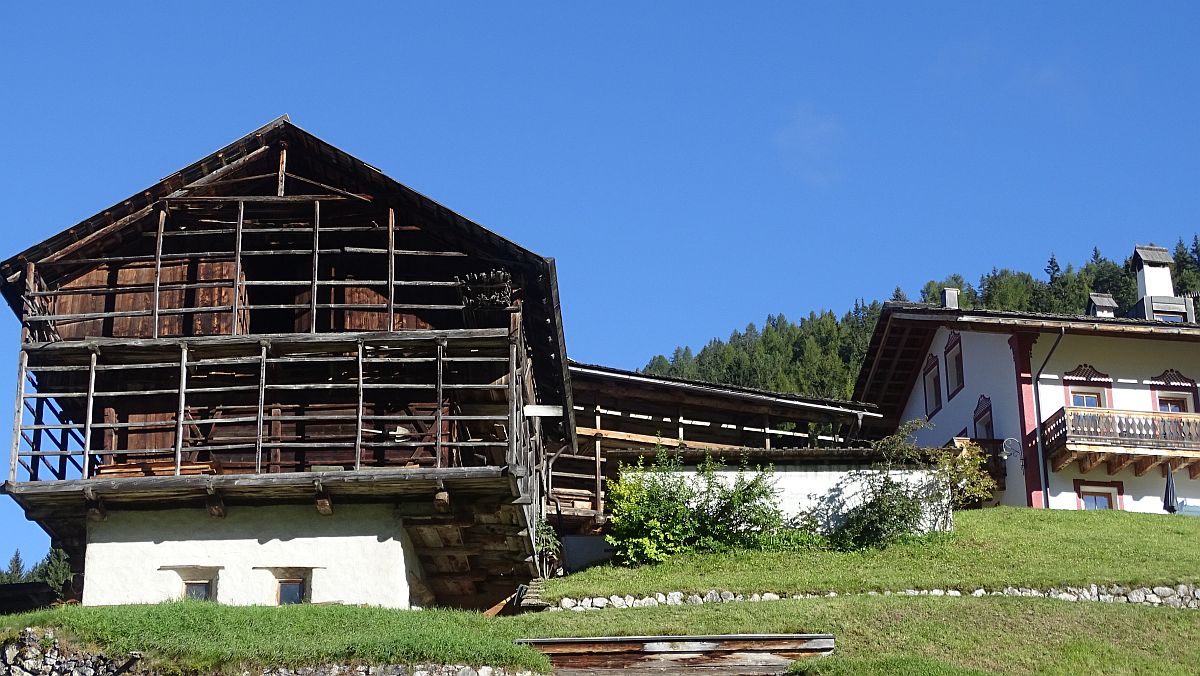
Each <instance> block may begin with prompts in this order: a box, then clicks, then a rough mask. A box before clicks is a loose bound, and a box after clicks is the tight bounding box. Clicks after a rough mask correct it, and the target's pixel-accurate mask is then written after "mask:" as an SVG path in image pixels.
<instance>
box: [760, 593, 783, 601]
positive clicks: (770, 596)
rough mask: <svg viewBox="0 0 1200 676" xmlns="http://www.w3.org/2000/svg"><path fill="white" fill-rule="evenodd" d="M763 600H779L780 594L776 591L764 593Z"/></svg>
mask: <svg viewBox="0 0 1200 676" xmlns="http://www.w3.org/2000/svg"><path fill="white" fill-rule="evenodd" d="M762 600H764V601H778V600H779V594H776V593H774V592H766V593H765V594H763V595H762Z"/></svg>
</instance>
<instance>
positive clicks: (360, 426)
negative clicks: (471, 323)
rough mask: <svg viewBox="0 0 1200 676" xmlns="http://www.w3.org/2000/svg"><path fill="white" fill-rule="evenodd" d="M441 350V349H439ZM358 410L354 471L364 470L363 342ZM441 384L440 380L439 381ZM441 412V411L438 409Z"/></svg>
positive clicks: (359, 371)
mask: <svg viewBox="0 0 1200 676" xmlns="http://www.w3.org/2000/svg"><path fill="white" fill-rule="evenodd" d="M439 349H440V348H439ZM356 361H357V362H358V408H357V409H356V413H355V417H354V469H362V433H363V342H362V341H361V340H360V341H358V358H357V360H356ZM438 382H439V383H440V382H441V381H440V380H439V381H438ZM438 410H439V411H440V410H441V409H438Z"/></svg>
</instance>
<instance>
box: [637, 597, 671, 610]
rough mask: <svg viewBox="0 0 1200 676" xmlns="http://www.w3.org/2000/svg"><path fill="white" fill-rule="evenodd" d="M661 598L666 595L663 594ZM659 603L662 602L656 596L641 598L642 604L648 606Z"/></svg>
mask: <svg viewBox="0 0 1200 676" xmlns="http://www.w3.org/2000/svg"><path fill="white" fill-rule="evenodd" d="M663 598H664V599H665V598H666V597H665V596H664V597H663ZM661 604H662V602H661V601H659V600H658V597H657V596H647V597H646V598H644V599H642V605H643V606H646V607H648V608H653V607H655V606H658V605H661Z"/></svg>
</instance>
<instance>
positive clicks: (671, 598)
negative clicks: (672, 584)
mask: <svg viewBox="0 0 1200 676" xmlns="http://www.w3.org/2000/svg"><path fill="white" fill-rule="evenodd" d="M682 604H683V592H671V593H670V594H667V605H668V606H678V605H682Z"/></svg>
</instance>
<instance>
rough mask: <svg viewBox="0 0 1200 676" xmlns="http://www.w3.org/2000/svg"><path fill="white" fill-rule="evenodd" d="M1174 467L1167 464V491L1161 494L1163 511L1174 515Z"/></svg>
mask: <svg viewBox="0 0 1200 676" xmlns="http://www.w3.org/2000/svg"><path fill="white" fill-rule="evenodd" d="M1177 501H1178V500H1177V498H1176V497H1175V465H1173V464H1171V463H1167V491H1166V493H1164V494H1163V509H1165V510H1167V512H1168V513H1170V514H1174V513H1175V503H1176V502H1177Z"/></svg>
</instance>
